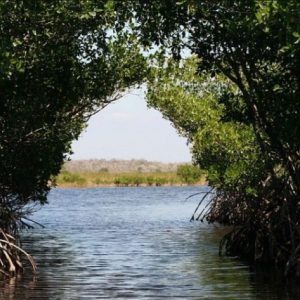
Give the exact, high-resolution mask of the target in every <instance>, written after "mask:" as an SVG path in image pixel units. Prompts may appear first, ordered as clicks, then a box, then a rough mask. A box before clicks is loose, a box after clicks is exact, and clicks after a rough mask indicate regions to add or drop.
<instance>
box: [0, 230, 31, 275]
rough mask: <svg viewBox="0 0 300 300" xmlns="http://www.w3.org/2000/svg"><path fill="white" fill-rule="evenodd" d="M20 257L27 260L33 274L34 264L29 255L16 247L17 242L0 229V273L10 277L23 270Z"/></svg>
mask: <svg viewBox="0 0 300 300" xmlns="http://www.w3.org/2000/svg"><path fill="white" fill-rule="evenodd" d="M21 255H23V256H25V257H26V258H27V259H28V261H29V262H30V264H31V266H32V270H33V272H34V273H35V272H36V264H35V262H34V260H33V258H32V257H31V255H29V254H28V253H26V252H25V251H24V250H23V249H22V248H20V247H19V246H18V245H17V240H16V239H15V238H14V237H13V236H11V235H10V234H8V233H5V232H4V231H3V230H2V229H0V273H2V274H4V275H5V276H12V275H15V274H16V273H17V272H18V271H21V270H23V265H22V262H21Z"/></svg>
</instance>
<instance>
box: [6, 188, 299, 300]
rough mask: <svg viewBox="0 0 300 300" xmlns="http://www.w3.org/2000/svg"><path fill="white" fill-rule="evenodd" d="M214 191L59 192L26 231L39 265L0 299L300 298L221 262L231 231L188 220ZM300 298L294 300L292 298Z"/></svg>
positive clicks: (232, 262) (229, 261)
mask: <svg viewBox="0 0 300 300" xmlns="http://www.w3.org/2000/svg"><path fill="white" fill-rule="evenodd" d="M205 189H207V187H202V188H199V187H176V188H174V187H157V188H95V189H65V190H62V189H56V190H54V191H52V192H51V194H50V197H49V203H50V204H49V205H47V206H45V207H43V208H42V210H40V211H38V212H37V213H35V214H34V215H33V216H32V218H33V219H34V220H35V221H38V222H40V223H42V224H44V225H45V226H46V228H45V229H42V228H36V229H34V230H31V231H29V232H27V233H24V234H23V247H24V248H25V249H26V250H27V251H29V252H30V253H31V254H32V255H33V256H34V258H35V260H36V262H37V264H38V274H37V275H36V276H35V277H32V275H31V272H30V271H29V269H28V270H27V271H26V272H25V274H24V275H23V276H20V278H16V279H11V280H6V281H4V282H2V283H1V286H0V299H5V300H6V299H20V300H24V299H30V300H31V299H141V300H143V299H174V300H176V299H299V298H297V297H296V296H294V294H295V289H291V288H288V287H286V288H285V287H284V286H283V285H278V283H276V282H274V280H271V277H272V276H271V275H272V274H268V272H265V273H262V274H261V273H260V274H257V273H255V272H254V271H251V270H250V268H249V267H248V266H247V265H244V264H243V263H241V262H240V261H239V260H238V259H235V258H228V257H219V256H218V241H219V239H220V236H221V235H222V234H223V233H224V229H222V228H220V227H216V226H212V225H207V224H203V223H200V222H189V219H190V217H191V215H192V213H193V211H194V209H195V206H196V204H197V202H198V200H199V197H198V198H197V197H195V198H192V199H190V200H188V201H184V199H185V198H186V197H188V196H189V195H191V194H194V193H196V192H199V191H201V190H203V191H204V190H205ZM293 296H294V298H293Z"/></svg>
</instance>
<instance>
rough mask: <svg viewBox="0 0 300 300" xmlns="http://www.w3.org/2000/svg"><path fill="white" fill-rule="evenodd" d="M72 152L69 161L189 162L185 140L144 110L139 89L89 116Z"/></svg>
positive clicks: (169, 126)
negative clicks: (130, 160)
mask: <svg viewBox="0 0 300 300" xmlns="http://www.w3.org/2000/svg"><path fill="white" fill-rule="evenodd" d="M72 149H73V152H74V154H73V155H72V156H71V158H72V159H73V160H74V159H146V160H149V161H160V162H165V163H168V162H189V161H191V155H190V151H189V147H188V146H187V141H186V139H185V138H183V137H180V136H179V135H178V133H177V132H176V130H175V128H173V127H172V125H171V124H170V122H169V121H167V120H165V119H163V117H162V115H161V113H160V112H158V111H156V110H154V109H149V108H147V104H146V101H145V99H144V92H143V90H134V91H133V92H131V93H129V94H127V95H126V96H124V97H123V98H121V99H120V100H118V101H116V102H114V103H112V104H110V105H108V106H107V107H106V108H104V109H103V110H102V111H100V112H99V113H98V114H96V115H95V116H93V117H92V118H91V119H90V120H89V122H88V127H87V129H86V130H85V131H84V132H83V133H82V134H81V136H80V138H79V139H78V141H75V142H73V145H72Z"/></svg>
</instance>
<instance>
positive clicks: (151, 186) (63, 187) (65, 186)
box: [55, 181, 208, 189]
mask: <svg viewBox="0 0 300 300" xmlns="http://www.w3.org/2000/svg"><path fill="white" fill-rule="evenodd" d="M207 184H208V183H207V182H206V181H204V182H201V183H195V184H187V183H181V184H179V183H177V184H161V185H148V184H144V183H143V184H139V185H134V184H131V185H117V184H114V183H111V184H85V185H77V184H57V185H56V187H55V188H60V189H88V188H119V187H125V188H127V187H128V188H131V187H147V188H156V187H188V186H195V187H197V186H199V187H200V186H205V185H207Z"/></svg>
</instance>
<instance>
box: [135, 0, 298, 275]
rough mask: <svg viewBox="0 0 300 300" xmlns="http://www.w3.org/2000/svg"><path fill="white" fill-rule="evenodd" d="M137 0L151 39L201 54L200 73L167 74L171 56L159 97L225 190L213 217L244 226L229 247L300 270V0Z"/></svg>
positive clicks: (143, 32) (143, 33)
mask: <svg viewBox="0 0 300 300" xmlns="http://www.w3.org/2000/svg"><path fill="white" fill-rule="evenodd" d="M131 3H132V7H133V9H134V10H135V11H136V14H135V16H134V17H135V20H137V21H136V22H137V24H139V26H138V28H137V30H138V31H139V33H140V38H141V40H142V41H143V43H144V45H146V46H147V45H150V44H151V43H155V44H157V45H164V46H166V47H168V48H169V49H171V53H172V54H173V57H174V58H175V59H177V60H178V59H180V57H181V56H182V54H184V53H188V52H191V53H194V54H196V55H197V57H198V58H199V60H198V63H197V67H196V68H195V69H194V74H193V73H189V74H191V75H190V78H188V77H185V78H183V79H182V78H180V79H178V74H176V72H178V71H176V70H175V74H173V75H170V76H169V79H167V82H165V81H164V79H165V78H168V76H167V75H168V71H169V70H168V67H166V65H164V64H163V63H162V64H161V67H162V68H163V69H164V68H165V67H166V70H167V71H166V72H165V71H162V72H165V74H158V78H159V79H158V80H157V83H155V81H153V79H151V80H152V84H153V82H154V85H155V86H153V88H154V89H153V90H151V89H150V101H152V102H151V103H150V105H153V104H154V106H155V107H156V108H158V109H160V110H161V111H162V112H163V113H164V114H165V116H166V117H167V118H169V119H170V120H171V121H172V122H173V123H174V124H175V126H176V127H177V128H178V129H179V130H180V131H182V132H183V133H186V134H187V135H188V137H189V138H190V140H191V142H192V143H193V145H194V157H195V161H197V162H198V163H199V164H200V166H201V167H205V168H207V169H208V171H209V178H210V182H211V184H212V185H213V186H214V187H216V188H217V197H216V198H215V202H214V204H213V207H212V209H211V210H210V213H209V214H208V215H207V217H208V219H209V220H210V221H218V222H221V223H225V224H231V225H235V226H236V227H235V230H234V231H233V232H231V233H230V234H229V235H228V236H227V237H226V239H225V240H224V242H225V246H226V249H227V253H229V254H234V255H240V256H244V257H247V258H249V259H251V260H256V261H267V262H272V263H277V264H278V265H280V266H283V267H285V271H286V274H288V273H290V274H295V273H299V270H300V264H299V260H298V258H299V257H300V252H299V251H300V234H299V232H300V231H299V226H300V224H299V217H300V207H299V191H300V179H299V171H300V151H299V149H300V138H299V136H300V135H299V133H300V122H299V121H300V116H299V113H300V102H299V99H300V98H299V96H300V73H299V70H300V39H299V37H300V27H299V26H300V25H299V24H300V22H299V20H300V3H299V1H295V0H285V1H280V0H272V1H259V0H256V1H254V0H252V1H245V0H236V1H225V0H224V1H222V0H220V1H213V2H212V1H206V0H203V1H192V0H191V1H188V0H186V1H180V2H175V1H174V2H173V1H151V2H148V1H131ZM182 50H184V51H182ZM185 68H187V66H186V67H185ZM171 71H173V70H171ZM180 72H182V71H180ZM195 73H196V74H198V75H197V76H195ZM161 75H162V77H161ZM191 76H194V77H193V78H191ZM205 79H206V80H205ZM201 80H202V82H201ZM159 81H161V82H162V84H161V85H160V87H159ZM195 81H196V85H198V86H199V85H200V86H199V88H198V90H197V91H196V92H195V89H194V87H193V85H194V84H195ZM197 81H198V82H197ZM211 82H212V83H213V85H214V82H217V83H216V84H215V85H216V87H217V90H216V91H215V88H214V87H213V90H211V88H210V85H211ZM176 85H177V86H176ZM174 86H175V87H174ZM191 86H192V88H191ZM172 89H173V90H172ZM174 89H177V90H176V91H175V90H174ZM207 89H208V91H209V92H208V93H207ZM218 89H219V90H218ZM157 93H159V96H156V95H155V94H157ZM176 93H178V94H176ZM160 97H165V99H168V100H161V99H159V98H160ZM151 99H152V100H151ZM155 99H156V100H155Z"/></svg>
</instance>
